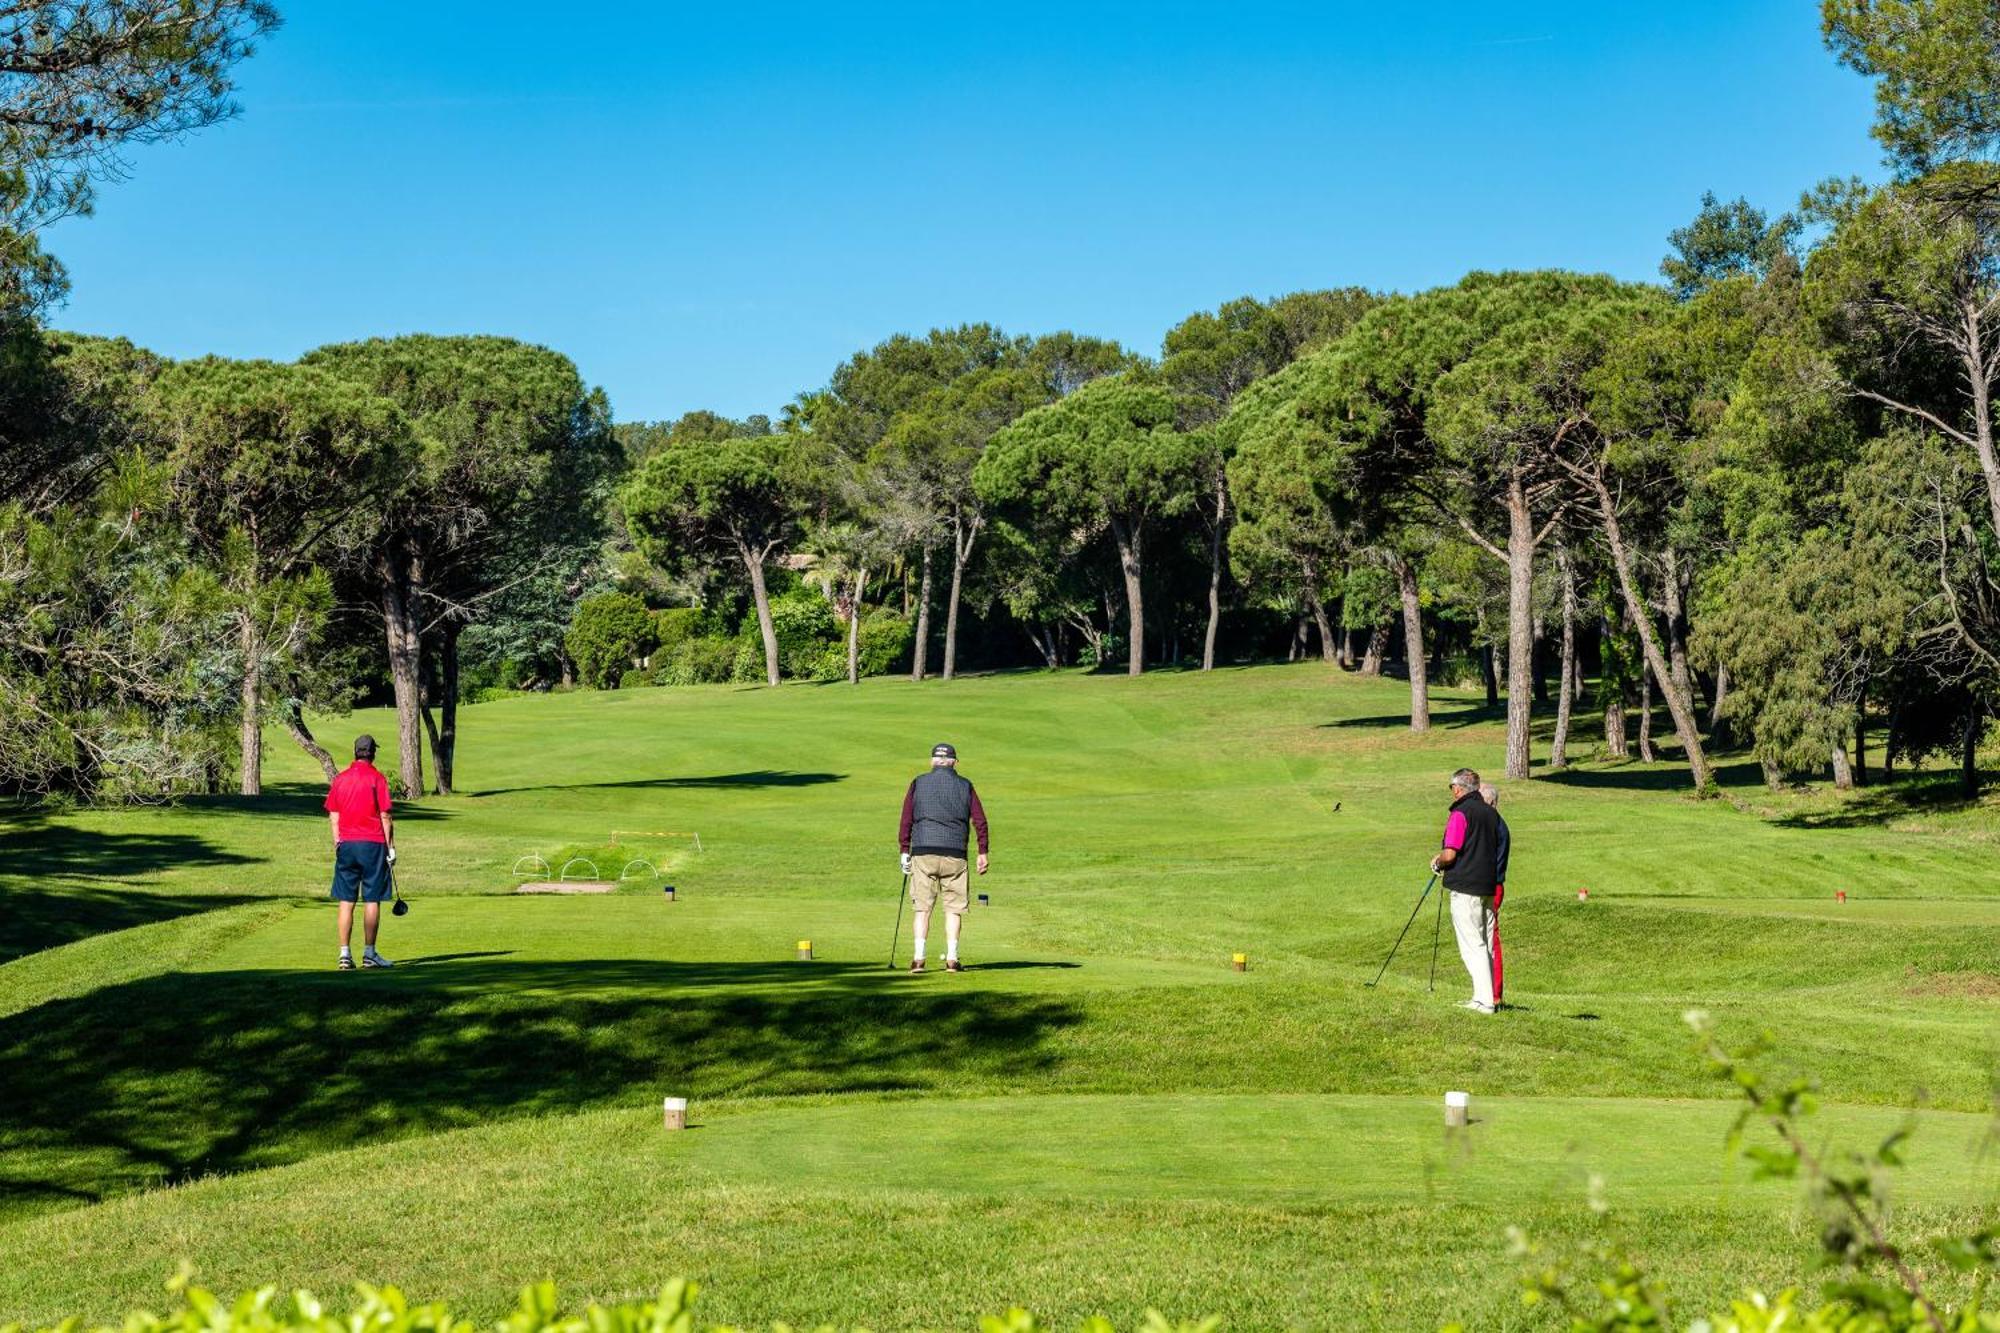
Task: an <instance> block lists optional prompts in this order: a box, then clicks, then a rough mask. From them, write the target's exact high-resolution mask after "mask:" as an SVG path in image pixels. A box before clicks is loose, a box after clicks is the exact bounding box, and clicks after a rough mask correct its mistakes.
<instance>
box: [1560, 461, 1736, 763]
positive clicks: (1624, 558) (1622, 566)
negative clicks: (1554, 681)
mask: <svg viewBox="0 0 2000 1333" xmlns="http://www.w3.org/2000/svg"><path fill="white" fill-rule="evenodd" d="M1589 477H1590V482H1591V487H1592V489H1593V490H1595V491H1596V493H1597V507H1598V517H1599V518H1601V519H1602V520H1603V522H1604V536H1605V540H1606V542H1607V543H1608V544H1609V545H1610V547H1611V564H1612V567H1613V569H1614V570H1615V572H1616V573H1617V576H1618V588H1619V591H1620V593H1621V594H1622V595H1623V596H1624V598H1625V607H1626V609H1627V610H1628V611H1629V612H1631V615H1632V619H1633V622H1634V623H1635V624H1636V625H1637V626H1638V629H1639V642H1640V645H1641V646H1642V647H1643V648H1644V649H1645V651H1646V662H1647V665H1649V666H1650V667H1651V668H1652V670H1653V675H1654V676H1655V677H1657V678H1658V679H1659V680H1660V682H1661V685H1660V688H1661V690H1662V691H1663V692H1664V693H1665V694H1666V696H1667V711H1668V712H1670V713H1672V714H1673V718H1674V733H1675V735H1677V736H1678V737H1679V738H1680V742H1681V749H1682V751H1683V752H1684V753H1685V754H1686V755H1687V763H1688V771H1689V773H1691V774H1692V775H1693V777H1694V786H1695V790H1696V791H1698V792H1701V793H1703V794H1704V795H1705V794H1707V793H1708V792H1709V791H1710V790H1711V789H1712V788H1713V787H1714V785H1715V775H1714V773H1713V772H1712V771H1711V770H1710V769H1709V766H1708V756H1707V755H1706V754H1704V753H1703V752H1702V748H1701V733H1700V731H1699V730H1698V729H1697V728H1696V726H1695V721H1694V705H1693V704H1692V703H1690V702H1689V700H1688V697H1687V696H1686V695H1685V694H1683V693H1681V691H1680V690H1679V688H1677V687H1676V686H1675V685H1674V683H1673V680H1672V672H1671V670H1670V669H1669V667H1668V666H1667V662H1666V658H1665V655H1664V654H1662V653H1661V651H1660V643H1659V637H1658V636H1657V635H1655V634H1654V633H1653V624H1652V618H1651V616H1649V615H1648V614H1647V610H1646V607H1647V603H1646V599H1645V598H1644V597H1643V596H1641V595H1640V592H1639V587H1638V584H1637V583H1636V582H1635V581H1634V578H1633V574H1632V554H1631V552H1630V551H1629V550H1627V549H1626V546H1625V534H1624V530H1623V529H1622V528H1620V527H1619V524H1618V504H1617V502H1616V501H1615V500H1613V499H1612V498H1611V488H1610V487H1609V486H1607V485H1606V484H1605V481H1604V470H1603V466H1602V464H1599V465H1598V466H1596V467H1594V468H1593V469H1592V470H1591V471H1590V473H1589Z"/></svg>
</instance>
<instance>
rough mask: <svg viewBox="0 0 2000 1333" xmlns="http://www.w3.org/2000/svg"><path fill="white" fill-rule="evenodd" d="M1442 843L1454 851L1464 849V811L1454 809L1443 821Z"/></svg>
mask: <svg viewBox="0 0 2000 1333" xmlns="http://www.w3.org/2000/svg"><path fill="white" fill-rule="evenodd" d="M1444 845H1445V846H1446V847H1449V848H1450V849H1451V850H1452V851H1454V852H1461V851H1464V850H1465V812H1464V811H1462V810H1454V811H1452V812H1451V815H1450V817H1449V818H1447V819H1446V820H1445V821H1444Z"/></svg>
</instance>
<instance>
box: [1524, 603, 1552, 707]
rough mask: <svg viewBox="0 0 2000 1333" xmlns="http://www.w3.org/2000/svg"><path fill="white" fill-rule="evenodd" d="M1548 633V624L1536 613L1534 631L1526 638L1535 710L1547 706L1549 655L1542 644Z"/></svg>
mask: <svg viewBox="0 0 2000 1333" xmlns="http://www.w3.org/2000/svg"><path fill="white" fill-rule="evenodd" d="M1548 633H1549V626H1548V622H1547V621H1545V620H1544V619H1542V617H1541V615H1540V614H1539V613H1538V614H1537V615H1536V616H1535V626H1534V629H1533V631H1532V632H1531V633H1530V634H1529V637H1528V643H1529V645H1530V647H1529V649H1528V655H1529V660H1530V661H1532V662H1533V663H1534V671H1533V673H1532V674H1533V676H1534V681H1535V707H1537V708H1547V707H1548V706H1549V654H1548V650H1547V648H1546V647H1545V646H1544V642H1543V641H1544V640H1545V639H1547V637H1548Z"/></svg>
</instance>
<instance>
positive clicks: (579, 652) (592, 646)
mask: <svg viewBox="0 0 2000 1333" xmlns="http://www.w3.org/2000/svg"><path fill="white" fill-rule="evenodd" d="M658 642H659V636H658V632H657V631H656V630H655V629H654V626H653V613H652V612H651V611H648V610H647V609H646V604H645V603H644V602H642V601H640V600H639V599H638V598H637V597H634V596H632V595H631V594H630V593H624V592H607V593H599V594H598V595H597V596H595V597H586V598H585V599H584V600H583V601H581V602H579V603H577V607H576V614H575V615H574V616H572V617H571V618H570V622H569V633H568V634H566V635H564V636H563V644H564V646H565V647H567V648H568V649H569V655H570V660H571V661H573V662H575V663H576V677H577V680H578V681H579V682H581V683H582V684H584V685H587V686H589V687H591V688H592V689H599V690H615V689H617V688H618V684H619V681H620V680H621V679H622V678H623V677H624V675H625V673H626V672H627V671H629V670H630V669H631V667H632V663H633V662H634V661H635V660H637V659H638V658H641V657H644V656H646V655H647V654H648V653H650V652H652V651H653V648H654V646H655V645H656V644H657V643H658Z"/></svg>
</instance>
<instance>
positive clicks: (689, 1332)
mask: <svg viewBox="0 0 2000 1333" xmlns="http://www.w3.org/2000/svg"><path fill="white" fill-rule="evenodd" d="M172 1287H173V1289H175V1290H182V1289H183V1288H184V1287H185V1294H184V1297H183V1299H184V1300H185V1302H186V1303H185V1304H184V1305H183V1306H182V1307H181V1308H180V1309H179V1310H176V1311H174V1312H173V1313H172V1314H168V1315H156V1314H150V1313H145V1312H140V1313H136V1314H132V1315H128V1316H127V1317H126V1319H125V1322H124V1323H123V1324H122V1325H118V1326H110V1325H106V1326H102V1327H98V1328H93V1329H91V1330H90V1333H353V1330H355V1329H366V1330H368V1333H477V1326H476V1325H475V1324H474V1323H473V1322H472V1321H471V1320H469V1319H463V1318H460V1317H458V1316H457V1315H454V1314H452V1312H451V1310H450V1308H449V1307H447V1306H446V1305H445V1304H444V1303H443V1302H441V1301H438V1302H432V1303H430V1304H428V1305H413V1304H411V1303H410V1301H409V1300H408V1299H407V1298H406V1297H405V1296H404V1295H403V1293H402V1292H401V1291H398V1290H397V1289H396V1288H394V1287H371V1286H368V1285H367V1284H365V1283H363V1284H361V1285H360V1286H358V1287H357V1288H356V1295H357V1297H358V1299H357V1300H356V1302H355V1304H354V1307H353V1308H352V1309H351V1310H349V1311H347V1312H346V1313H345V1314H336V1313H334V1312H332V1311H331V1310H329V1309H328V1308H327V1307H326V1306H323V1305H321V1304H320V1303H319V1301H317V1300H315V1299H314V1298H313V1296H312V1293H310V1292H304V1291H301V1292H295V1293H294V1294H293V1295H292V1296H291V1297H290V1298H289V1299H287V1298H282V1297H280V1296H279V1295H278V1289H277V1288H276V1287H260V1288H258V1289H257V1290H256V1291H252V1292H246V1293H244V1294H243V1295H241V1296H239V1297H237V1298H236V1299H235V1300H234V1301H225V1300H223V1299H222V1298H220V1297H218V1296H216V1295H215V1294H214V1293H213V1292H209V1291H204V1290H202V1289H201V1288H200V1287H186V1286H185V1279H184V1278H183V1279H178V1280H176V1281H175V1282H174V1283H173V1284H172ZM698 1291H700V1288H699V1287H698V1286H696V1285H695V1284H694V1283H692V1282H689V1281H687V1280H686V1279H684V1278H675V1279H674V1280H673V1281H671V1282H669V1283H667V1285H666V1286H665V1287H664V1288H662V1289H661V1291H660V1294H659V1296H658V1298H656V1299H654V1300H650V1301H626V1302H624V1303H623V1304H619V1305H597V1304H595V1303H593V1304H591V1305H590V1306H588V1307H586V1308H585V1309H583V1310H581V1311H578V1312H576V1313H574V1314H569V1313H565V1312H564V1310H563V1308H562V1306H561V1305H560V1303H559V1302H558V1301H557V1300H556V1288H555V1284H554V1283H553V1282H541V1283H537V1284H536V1285H534V1286H532V1287H524V1288H522V1289H521V1299H520V1301H519V1303H518V1304H516V1305H515V1307H514V1310H513V1313H511V1314H509V1315H507V1316H506V1317H505V1318H504V1319H501V1320H500V1321H499V1322H497V1323H495V1324H494V1325H493V1326H492V1329H491V1333H742V1330H739V1329H734V1328H730V1327H727V1326H725V1325H721V1324H702V1323H698V1322H697V1321H696V1319H695V1315H694V1298H695V1294H696V1293H697V1292H698ZM1217 1323H1218V1321H1216V1320H1213V1319H1210V1320H1205V1321H1203V1322H1202V1323H1199V1324H1189V1323H1178V1324H1177V1323H1171V1322H1169V1321H1168V1320H1166V1319H1165V1318H1163V1317H1161V1315H1160V1314H1159V1313H1158V1312H1156V1311H1152V1310H1149V1311H1147V1312H1146V1322H1145V1323H1144V1324H1143V1325H1141V1326H1140V1333H1211V1331H1212V1330H1213V1329H1214V1328H1215V1327H1216V1326H1217ZM979 1327H980V1329H981V1333H1048V1331H1049V1326H1048V1325H1047V1324H1044V1323H1043V1322H1042V1321H1041V1320H1039V1319H1037V1318H1035V1316H1033V1315H1032V1314H1029V1313H1028V1312H1027V1311H1026V1310H1009V1311H1008V1312H1007V1313H1006V1314H1004V1315H997V1316H996V1315H987V1316H985V1317H984V1318H982V1319H981V1320H980V1321H979ZM82 1328H83V1325H82V1324H81V1323H80V1322H78V1321H76V1320H71V1321H69V1322H67V1323H64V1324H62V1325H59V1326H58V1327H57V1328H52V1329H44V1330H42V1331H41V1333H79V1330H81V1329H82ZM779 1330H786V1331H787V1333H789V1330H788V1326H786V1325H783V1324H780V1325H777V1326H775V1327H774V1329H773V1333H779ZM0 1333H20V1325H18V1324H8V1325H5V1326H4V1327H0ZM801 1333H804V1331H803V1330H801ZM815 1333H836V1331H835V1329H834V1327H833V1326H832V1325H830V1324H821V1325H819V1326H818V1328H817V1330H815ZM1079 1333H1116V1330H1115V1329H1114V1328H1113V1327H1112V1325H1111V1323H1110V1322H1109V1321H1108V1320H1104V1319H1087V1320H1085V1321H1084V1323H1083V1324H1082V1326H1081V1328H1080V1329H1079Z"/></svg>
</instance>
